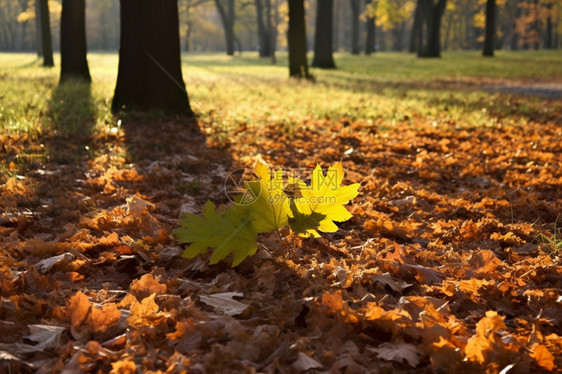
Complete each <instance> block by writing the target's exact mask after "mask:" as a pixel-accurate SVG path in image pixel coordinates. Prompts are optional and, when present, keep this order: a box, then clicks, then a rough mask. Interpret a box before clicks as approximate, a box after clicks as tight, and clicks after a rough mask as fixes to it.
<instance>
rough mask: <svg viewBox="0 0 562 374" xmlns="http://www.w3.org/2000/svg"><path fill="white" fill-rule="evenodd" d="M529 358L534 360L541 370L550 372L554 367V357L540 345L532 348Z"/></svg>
mask: <svg viewBox="0 0 562 374" xmlns="http://www.w3.org/2000/svg"><path fill="white" fill-rule="evenodd" d="M531 357H532V358H534V359H535V361H536V362H537V365H539V366H540V367H542V368H543V369H546V370H549V371H552V370H554V368H555V367H556V365H555V364H554V356H553V355H552V353H550V351H549V350H548V348H546V347H545V346H544V345H542V344H535V345H534V346H533V348H532V352H531Z"/></svg>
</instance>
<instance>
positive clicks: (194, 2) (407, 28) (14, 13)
mask: <svg viewBox="0 0 562 374" xmlns="http://www.w3.org/2000/svg"><path fill="white" fill-rule="evenodd" d="M43 1H44V2H45V5H47V4H48V9H49V16H50V27H51V34H52V46H53V48H54V50H60V36H59V33H58V30H59V27H60V17H61V10H62V0H0V50H2V51H37V52H38V53H39V54H41V53H42V46H41V40H40V39H39V30H40V28H41V22H40V20H41V17H37V16H36V15H37V14H40V10H41V8H40V5H41V3H42V2H43ZM289 3H290V1H288V0H178V13H179V35H180V47H181V50H182V51H209V52H211V51H227V53H228V54H234V53H236V52H238V51H259V52H260V55H261V56H262V57H272V51H273V50H275V49H280V50H283V49H287V48H288V39H287V31H288V27H289V25H288V14H289ZM323 3H332V4H331V5H329V6H324V4H323ZM430 3H431V4H430ZM493 3H494V4H493V6H494V9H495V16H494V17H493V19H491V18H489V19H488V22H490V21H493V22H494V25H493V29H494V31H495V32H494V35H493V36H494V38H493V39H494V42H493V48H494V49H512V50H513V49H541V48H544V49H551V48H560V47H561V46H562V41H561V36H562V22H560V21H561V19H562V1H559V0H495V1H493ZM303 4H304V7H305V14H306V15H305V29H306V32H307V38H306V41H307V47H308V49H310V50H312V49H313V46H314V44H315V43H318V42H321V43H322V42H323V40H322V41H319V40H318V39H317V38H316V39H315V30H316V26H317V23H324V24H326V21H325V18H324V16H323V15H322V16H318V17H317V15H318V13H319V12H324V13H322V14H326V13H325V12H326V9H327V8H332V9H333V13H332V22H331V23H332V33H331V37H332V42H331V45H332V49H333V51H348V52H351V53H353V54H359V53H365V54H370V53H373V52H375V51H389V50H392V51H407V50H409V51H418V50H419V49H420V48H424V45H426V44H427V41H428V38H431V37H433V38H435V37H439V42H440V43H439V44H440V49H442V50H458V49H481V48H483V46H484V44H485V39H486V32H485V30H486V9H491V7H492V1H488V0H328V1H326V0H309V1H304V2H303ZM430 7H433V8H432V12H429V10H430ZM437 8H440V9H437ZM424 9H425V11H424ZM435 11H438V13H435ZM439 12H441V15H439ZM85 14H86V16H85V17H86V18H85V22H86V40H87V46H88V49H89V50H90V51H94V50H96V51H116V50H117V49H118V46H119V1H118V0H86V13H85ZM432 14H434V15H435V16H439V17H433V16H432ZM427 17H430V19H431V20H435V21H438V22H439V25H437V26H438V27H437V29H435V28H432V25H433V22H430V23H429V24H428V23H427V22H425V20H426V19H427ZM431 32H433V33H434V34H433V35H430V34H431ZM426 48H427V47H426ZM433 52H435V51H433ZM423 53H424V52H422V54H423ZM427 53H431V51H427Z"/></svg>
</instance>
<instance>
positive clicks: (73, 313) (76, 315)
mask: <svg viewBox="0 0 562 374" xmlns="http://www.w3.org/2000/svg"><path fill="white" fill-rule="evenodd" d="M68 309H69V310H70V323H71V324H72V326H73V327H78V326H80V325H81V324H82V322H84V320H85V319H86V317H87V315H88V312H89V311H90V301H89V300H88V296H86V295H84V294H83V293H82V291H78V292H76V294H75V295H74V296H72V297H71V298H70V304H69V306H68Z"/></svg>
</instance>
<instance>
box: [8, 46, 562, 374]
mask: <svg viewBox="0 0 562 374" xmlns="http://www.w3.org/2000/svg"><path fill="white" fill-rule="evenodd" d="M88 59H89V64H90V70H91V75H92V79H93V82H92V84H91V85H87V84H84V83H79V82H70V83H68V84H65V85H64V86H59V85H58V68H43V67H41V66H40V61H39V60H37V59H36V57H35V56H34V55H30V54H0V296H1V300H2V301H1V304H0V371H2V372H13V373H15V372H57V371H61V370H64V369H66V370H68V371H69V372H78V371H87V372H108V371H111V370H113V371H114V372H115V373H134V372H155V373H156V372H169V373H179V372H183V371H184V370H187V371H189V372H200V373H211V372H217V373H219V372H247V373H254V372H265V373H275V372H279V373H286V372H287V373H292V372H295V373H299V372H310V373H315V372H317V373H322V372H332V373H338V372H345V373H364V372H381V373H391V372H392V373H395V372H404V373H406V372H436V373H442V372H443V373H444V372H465V373H472V372H489V373H495V372H500V371H502V370H503V371H502V372H503V373H507V372H509V373H526V372H530V371H533V372H549V371H552V372H555V371H559V370H561V369H562V327H561V325H560V321H562V292H561V290H562V267H561V261H562V260H561V259H562V231H561V229H560V227H561V225H562V220H561V219H560V213H561V212H562V89H561V88H562V72H561V70H560V61H561V60H562V53H561V52H560V51H548V52H546V51H545V52H532V51H528V52H505V51H500V52H498V53H497V56H496V57H494V58H483V57H481V56H480V54H479V53H478V52H447V53H444V54H443V58H442V59H416V58H415V57H414V56H412V55H408V54H404V53H377V54H375V55H373V56H369V57H365V56H358V57H355V56H349V55H346V54H338V55H336V63H337V65H338V69H337V70H318V69H312V73H313V74H314V76H315V80H314V81H297V80H290V79H288V69H287V67H286V55H283V54H281V55H280V56H279V58H278V61H277V64H276V65H271V64H270V62H269V61H268V60H260V59H258V58H257V56H256V55H255V54H253V53H245V54H243V55H240V56H235V57H227V56H223V55H218V54H193V55H184V56H183V73H184V80H185V82H186V87H187V91H188V94H189V97H190V101H191V106H192V108H193V109H194V111H195V112H196V113H197V116H198V117H197V119H196V120H189V119H185V118H179V117H167V116H165V113H158V112H150V113H144V114H140V113H127V114H118V115H113V114H112V113H111V111H110V106H111V97H112V92H113V89H114V84H115V79H116V73H117V56H116V55H115V54H90V55H89V56H88ZM55 63H58V60H57V59H55ZM258 160H264V161H265V162H267V163H268V164H269V165H270V166H271V167H272V168H274V169H277V168H283V169H284V170H289V169H297V168H298V169H307V168H310V169H312V168H313V167H314V166H315V165H316V164H320V165H321V166H322V167H325V168H327V167H328V166H330V165H333V164H334V163H336V162H339V161H341V162H342V164H343V167H344V170H345V172H346V175H345V178H344V184H351V183H360V184H361V187H360V189H359V195H358V197H357V198H355V199H354V200H353V201H352V202H351V203H350V204H349V206H348V209H349V210H350V212H352V213H353V218H352V219H350V220H349V221H347V222H345V223H342V224H341V225H340V228H339V231H338V232H336V233H331V234H324V235H323V237H322V238H320V239H311V238H309V239H304V238H300V237H297V236H294V235H292V234H291V233H290V232H288V231H286V230H284V231H282V232H281V233H280V234H281V235H277V234H276V235H263V236H262V237H260V238H259V243H260V246H259V249H258V251H257V253H256V254H255V255H254V256H253V257H249V258H247V259H246V260H245V261H244V262H242V264H241V265H239V266H238V267H234V268H231V267H230V265H229V262H228V261H227V262H225V263H219V264H217V265H209V264H208V256H205V255H203V256H200V257H198V258H195V259H185V258H182V257H181V256H180V254H181V253H182V251H183V247H182V246H180V244H179V243H178V242H177V241H176V240H175V239H174V238H173V236H172V232H173V230H174V228H176V227H178V225H179V222H178V218H179V216H180V214H181V213H182V212H191V213H199V212H200V211H201V208H202V207H203V205H204V204H205V202H206V201H207V200H211V201H213V202H214V203H216V204H217V205H219V204H223V203H228V198H227V196H226V195H225V193H224V181H225V179H226V177H227V175H228V173H229V172H230V171H232V170H234V169H237V168H249V169H252V168H253V167H254V166H255V164H256V162H257V161H258Z"/></svg>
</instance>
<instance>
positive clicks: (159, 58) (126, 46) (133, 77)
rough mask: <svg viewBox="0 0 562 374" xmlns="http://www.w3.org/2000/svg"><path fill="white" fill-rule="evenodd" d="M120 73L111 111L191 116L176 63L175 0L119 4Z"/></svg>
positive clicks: (126, 0)
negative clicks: (158, 110) (134, 110)
mask: <svg viewBox="0 0 562 374" xmlns="http://www.w3.org/2000/svg"><path fill="white" fill-rule="evenodd" d="M120 19H121V45H120V47H119V70H118V74H117V85H116V87H115V95H114V96H113V103H112V109H113V111H114V112H116V111H120V110H129V109H136V110H141V111H146V110H151V109H160V110H165V111H167V112H173V113H180V114H184V115H187V116H192V115H193V112H192V110H191V107H190V106H189V100H188V97H187V92H186V90H185V84H184V82H183V77H182V71H181V60H180V38H179V25H178V3H177V1H176V0H121V18H120Z"/></svg>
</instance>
